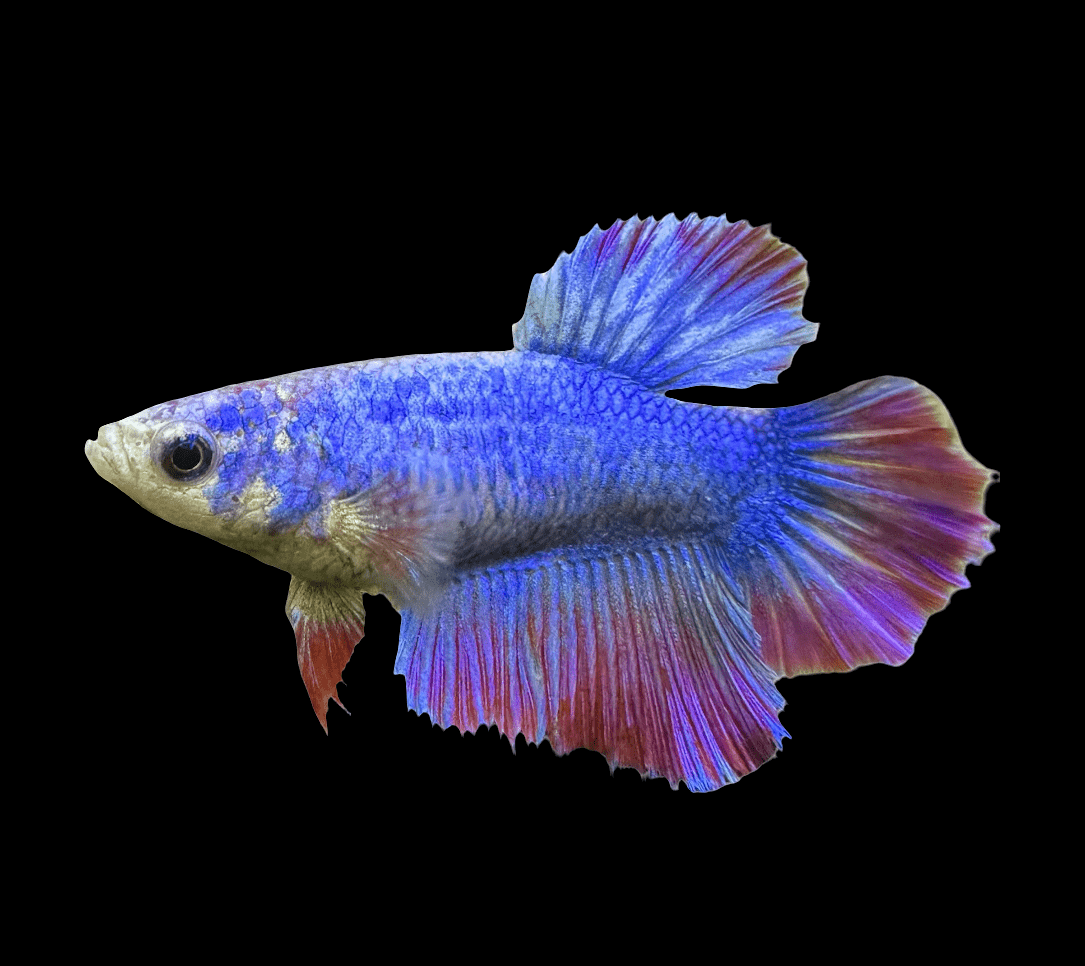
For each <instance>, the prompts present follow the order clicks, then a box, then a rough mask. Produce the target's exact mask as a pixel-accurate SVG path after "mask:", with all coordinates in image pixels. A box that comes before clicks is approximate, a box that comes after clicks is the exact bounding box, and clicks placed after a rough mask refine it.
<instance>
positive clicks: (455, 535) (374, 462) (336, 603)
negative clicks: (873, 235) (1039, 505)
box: [86, 216, 997, 791]
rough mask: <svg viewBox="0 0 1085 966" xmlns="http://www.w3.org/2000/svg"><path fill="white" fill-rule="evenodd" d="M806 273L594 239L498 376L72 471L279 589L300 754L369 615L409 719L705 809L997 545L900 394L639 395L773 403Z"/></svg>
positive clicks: (149, 423) (563, 265) (970, 480)
mask: <svg viewBox="0 0 1085 966" xmlns="http://www.w3.org/2000/svg"><path fill="white" fill-rule="evenodd" d="M805 264H806V263H805V261H804V260H803V258H802V257H801V256H800V255H799V253H798V252H796V251H795V250H794V249H793V248H790V247H788V246H787V245H785V244H783V243H782V242H780V241H779V240H778V239H776V238H775V237H773V236H772V235H771V234H770V233H769V231H768V229H767V228H765V227H760V228H755V227H752V226H750V225H749V224H748V223H746V222H739V223H737V224H731V223H729V222H728V221H727V220H726V219H724V218H705V219H699V218H697V217H696V216H690V217H689V218H686V219H685V220H683V221H681V222H680V221H678V220H677V219H676V218H674V217H673V216H668V217H666V218H664V219H663V220H662V221H655V220H654V219H652V218H649V219H647V220H645V221H641V220H640V219H637V218H633V219H631V220H629V221H625V222H617V223H615V224H614V225H613V226H612V227H610V228H609V229H607V230H606V231H601V230H600V229H599V228H598V227H596V228H594V229H593V230H592V231H591V232H589V233H588V234H587V235H586V236H584V237H583V238H581V239H580V242H579V244H578V245H577V246H576V248H575V250H574V251H573V253H572V254H571V255H569V254H562V255H561V256H560V257H559V258H558V260H557V262H556V263H555V265H554V267H553V268H552V269H551V270H550V271H549V272H547V273H545V274H543V275H537V276H535V278H534V280H533V281H532V284H531V288H530V291H529V293H528V300H527V307H526V309H525V311H524V315H523V318H522V319H521V320H520V321H519V322H518V323H517V324H516V325H515V326H513V345H514V348H513V349H511V350H509V351H505V352H478V353H463V354H434V355H414V356H406V357H401V358H394V359H377V360H371V361H368V362H359V363H351V364H346V365H337V366H328V367H325V368H318V369H308V370H305V371H303V372H297V373H293V374H291V375H286V376H282V377H279V378H277V379H268V380H261V381H256V382H250V383H244V384H241V385H234V386H228V387H226V388H224V389H218V390H215V391H213V392H205V393H200V394H197V395H194V396H189V397H186V398H184V399H177V400H174V401H172V402H168V403H164V404H162V405H159V406H154V407H152V408H150V409H147V410H144V411H143V412H141V413H138V414H137V415H135V416H131V417H129V418H128V419H123V420H121V421H120V422H117V423H112V424H110V425H108V426H105V427H103V428H102V429H101V430H100V431H99V434H98V439H97V440H96V441H88V442H87V444H86V454H87V457H88V458H89V459H90V461H91V463H92V465H93V466H94V468H95V470H96V471H97V472H98V473H99V474H100V475H101V476H103V477H104V478H105V479H107V480H108V481H109V482H111V483H113V484H114V485H116V486H117V487H119V488H120V489H121V490H122V491H124V492H125V493H127V494H128V495H129V496H131V497H132V498H133V499H134V500H136V501H137V502H138V503H140V505H142V506H143V507H145V508H146V509H148V510H150V511H151V512H152V513H155V514H157V515H158V516H160V517H162V518H164V519H166V520H168V521H170V522H171V523H175V524H177V525H178V526H182V527H185V528H187V529H190V530H194V531H196V532H197V533H202V534H204V535H206V536H208V537H211V538H212V539H214V540H217V541H219V542H220V543H224V544H226V545H227V546H230V547H234V548H236V549H238V550H242V551H244V552H245V553H248V554H250V555H252V556H253V557H255V558H257V559H258V560H261V561H263V562H264V563H267V564H270V565H272V566H274V567H278V568H279V569H281V570H285V571H287V572H288V573H290V574H291V581H290V590H289V593H288V596H287V603H286V612H287V616H288V617H289V619H290V623H291V624H292V625H293V628H294V634H295V637H296V642H297V653H298V664H299V667H300V669H301V675H302V679H303V681H304V682H305V687H306V688H307V689H308V693H309V697H310V699H311V701H312V704H313V708H314V710H315V711H316V715H317V717H318V719H319V720H320V723H321V724H322V725H323V726H324V728H325V730H327V709H328V702H329V701H330V700H335V701H336V702H339V698H338V695H337V693H336V689H337V685H338V684H339V682H340V681H341V675H342V672H343V669H344V668H345V666H346V664H347V662H348V661H349V660H350V657H351V654H352V652H353V650H354V648H355V646H356V645H357V644H358V643H359V642H360V641H361V639H362V637H363V634H364V629H365V611H364V608H363V595H364V594H384V595H385V596H386V597H387V598H388V599H389V600H390V601H391V603H392V604H393V606H394V607H396V609H397V610H399V611H400V612H401V614H402V618H403V619H402V630H401V637H400V642H399V652H398V656H397V658H396V663H395V670H396V672H397V673H399V674H402V675H404V676H405V678H406V682H407V700H408V704H409V705H410V707H411V708H413V709H414V710H415V711H417V712H418V713H419V714H422V713H425V714H428V715H429V716H430V717H431V718H432V720H433V721H434V722H435V723H436V724H438V725H441V726H442V727H450V726H455V727H457V728H459V729H461V731H465V732H466V731H473V730H475V729H476V728H478V727H479V726H480V725H484V724H489V725H496V726H497V727H498V728H500V729H501V731H502V732H504V733H505V734H506V735H508V736H509V737H510V739H515V736H516V735H517V734H518V733H523V734H524V736H525V737H526V738H527V740H529V741H533V742H541V741H542V740H543V739H544V738H546V739H548V740H549V741H550V743H551V745H552V746H553V748H554V750H555V751H556V752H557V753H558V754H563V753H566V752H569V751H571V750H573V749H575V748H580V747H585V748H591V749H594V750H596V751H599V752H601V753H602V754H603V755H604V756H605V757H606V759H607V761H608V762H609V763H610V766H611V768H614V767H617V766H627V767H632V768H636V769H637V770H638V771H640V772H641V773H642V774H644V775H649V776H655V775H662V776H664V777H666V778H667V779H668V780H669V781H670V783H671V784H672V786H674V787H677V785H678V783H679V781H684V782H685V783H686V784H687V786H688V787H689V788H691V789H693V790H694V791H707V790H712V789H715V788H718V787H720V786H721V785H724V784H726V783H728V782H733V781H736V780H737V779H739V778H741V777H742V776H743V775H746V774H748V773H750V772H751V771H753V770H755V769H756V768H758V767H759V766H760V765H761V764H763V763H764V762H765V761H767V760H768V759H770V758H772V757H773V756H774V755H775V754H776V752H777V750H778V749H779V748H780V746H781V741H782V739H783V737H784V736H785V731H784V729H783V728H782V726H781V725H780V722H779V714H780V711H781V710H782V708H783V703H784V702H783V699H782V698H781V696H780V694H779V692H778V691H777V690H776V687H775V686H774V684H775V682H776V681H777V680H778V679H779V678H781V677H791V676H794V675H799V674H809V673H814V672H825V671H846V670H849V669H851V668H855V667H858V666H860V665H864V664H871V663H884V664H894V665H896V664H901V663H903V662H904V661H906V660H907V659H908V657H909V656H910V655H911V653H912V650H913V648H914V645H915V641H916V638H917V637H918V636H919V634H920V632H921V631H922V629H923V626H924V624H925V622H926V620H927V618H928V617H929V616H930V615H931V614H933V613H935V612H936V611H938V610H940V609H942V608H943V607H945V606H946V603H947V600H948V598H949V596H950V595H951V594H952V593H953V592H954V591H955V590H957V589H958V588H961V587H965V586H967V585H968V582H967V580H966V579H965V578H964V570H965V567H966V565H967V564H969V563H979V562H980V561H982V560H983V558H984V557H985V556H986V555H987V554H988V553H990V552H991V551H992V550H993V547H992V544H991V542H990V538H991V536H992V534H993V533H994V531H995V530H996V529H997V528H996V526H995V525H994V524H993V523H992V521H991V520H989V519H988V518H987V517H986V516H985V515H984V494H985V491H986V488H987V486H988V485H989V484H990V482H991V481H992V479H993V478H994V477H993V474H992V473H991V472H990V471H989V470H987V469H985V468H984V467H983V466H981V465H980V464H979V463H978V462H976V461H975V460H974V459H972V457H970V456H969V454H968V453H967V452H965V450H964V449H963V448H962V446H961V443H960V440H959V438H958V435H957V432H956V430H955V429H954V426H953V423H952V421H951V420H950V417H949V414H948V413H947V412H946V410H945V407H944V406H943V405H942V403H941V402H940V401H939V400H938V398H937V397H936V396H935V395H934V394H933V393H931V392H930V391H929V390H927V389H924V388H923V387H922V386H920V385H918V384H916V383H915V382H912V381H910V380H908V379H901V378H895V377H883V378H879V379H872V380H870V381H867V382H862V383H859V384H857V385H854V386H852V387H850V388H848V389H845V390H843V391H841V392H838V393H835V394H834V395H830V396H827V397H825V398H823V399H819V400H816V401H814V402H810V403H805V404H803V405H799V406H792V407H789V408H783V409H748V408H734V407H713V406H705V405H697V404H694V403H688V402H682V401H679V400H676V399H673V398H670V397H668V396H667V395H665V393H666V391H667V390H670V389H681V388H685V387H690V386H698V385H709V386H728V387H739V388H741V387H748V386H751V385H754V384H755V383H759V382H775V381H776V379H777V375H778V373H780V372H781V371H782V370H784V369H786V368H787V367H788V366H789V365H790V363H791V359H792V357H793V356H794V354H795V352H796V350H797V349H798V347H799V346H800V345H802V344H804V343H806V342H810V341H812V340H813V339H814V338H815V335H816V330H817V326H816V325H814V324H813V323H811V322H808V321H807V320H806V319H805V318H803V315H802V302H803V297H804V292H805V289H806V281H807V279H806V269H805Z"/></svg>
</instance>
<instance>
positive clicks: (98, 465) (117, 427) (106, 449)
mask: <svg viewBox="0 0 1085 966" xmlns="http://www.w3.org/2000/svg"><path fill="white" fill-rule="evenodd" d="M126 422H127V420H121V421H120V422H119V423H110V424H109V425H107V426H103V427H101V429H99V430H98V438H97V439H88V440H87V443H86V446H84V447H83V452H84V453H86V455H87V459H88V460H90V463H91V466H93V467H94V469H95V471H96V472H97V473H98V475H99V476H101V477H103V478H104V479H107V480H109V481H110V482H111V483H115V482H117V480H118V479H120V478H122V477H125V476H128V475H129V474H130V473H131V472H132V464H131V460H130V459H129V455H128V452H129V450H128V446H127V445H126V440H127V437H128V436H130V435H131V431H130V430H131V428H130V427H127V426H125V423H126Z"/></svg>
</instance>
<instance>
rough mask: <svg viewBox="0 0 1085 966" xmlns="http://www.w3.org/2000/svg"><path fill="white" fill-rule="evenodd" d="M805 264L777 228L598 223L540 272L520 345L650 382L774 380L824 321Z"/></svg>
mask: <svg viewBox="0 0 1085 966" xmlns="http://www.w3.org/2000/svg"><path fill="white" fill-rule="evenodd" d="M805 291H806V261H805V260H804V259H803V257H802V256H801V255H800V254H799V253H798V252H797V251H795V249H794V248H791V247H789V246H788V245H785V244H783V243H782V242H781V241H780V240H779V239H777V238H775V237H774V236H773V235H772V234H770V232H769V229H768V227H767V226H762V227H758V228H755V227H753V226H751V225H750V224H749V223H748V222H745V221H740V222H738V223H737V224H731V223H730V222H728V221H727V219H726V218H722V217H719V218H704V219H701V218H698V217H697V216H696V215H690V216H689V217H688V218H686V219H684V220H683V221H681V222H680V221H678V219H676V218H675V217H674V215H667V216H666V217H665V218H664V219H663V220H662V221H656V220H655V219H654V218H648V219H647V220H646V221H641V220H640V219H639V218H631V219H629V221H624V222H623V221H616V222H615V223H614V224H613V225H611V227H610V228H608V229H607V230H606V231H601V230H600V228H599V226H598V225H596V226H595V227H594V228H593V229H592V230H591V231H590V232H588V234H587V235H585V236H584V237H583V238H581V239H580V241H579V242H578V243H577V246H576V248H575V249H574V251H573V253H572V254H571V255H568V254H565V253H562V254H561V255H560V256H558V260H557V261H556V262H555V263H554V267H553V268H551V269H550V271H548V272H546V273H544V274H542V275H536V276H535V277H534V279H532V282H531V288H530V290H529V292H528V297H527V306H526V307H525V309H524V315H523V318H521V319H520V321H519V322H517V323H516V325H514V326H513V343H514V344H515V346H516V348H517V349H522V350H531V351H534V352H546V353H550V354H552V355H563V356H568V357H570V358H573V359H576V360H578V361H580V362H590V363H594V364H596V365H599V366H603V367H605V368H608V369H613V370H616V371H618V372H621V373H624V374H625V375H627V376H630V377H631V378H633V379H635V380H636V381H637V382H639V383H640V384H641V385H642V386H646V387H648V388H650V389H661V390H666V389H682V388H684V387H686V386H732V387H735V388H745V387H746V386H752V385H754V384H755V383H759V382H776V379H777V376H778V374H779V373H780V372H782V371H783V370H784V369H786V368H787V367H788V366H789V365H791V359H792V356H794V354H795V351H796V349H798V347H799V346H800V345H802V344H803V343H805V342H812V341H813V340H814V338H815V337H816V334H817V326H816V325H815V324H814V323H812V322H808V321H807V320H806V319H804V318H803V316H802V301H803V295H804V294H805Z"/></svg>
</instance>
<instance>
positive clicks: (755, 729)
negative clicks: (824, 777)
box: [395, 544, 786, 791]
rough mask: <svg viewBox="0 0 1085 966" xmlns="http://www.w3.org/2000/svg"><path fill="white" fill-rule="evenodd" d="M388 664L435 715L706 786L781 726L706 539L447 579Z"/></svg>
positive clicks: (778, 703) (422, 708)
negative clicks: (433, 603)
mask: <svg viewBox="0 0 1085 966" xmlns="http://www.w3.org/2000/svg"><path fill="white" fill-rule="evenodd" d="M395 669H396V673H398V674H403V675H404V676H405V677H406V679H407V701H408V704H409V705H410V707H412V708H413V709H414V710H415V711H417V712H419V713H420V714H421V713H427V714H429V716H430V717H431V719H432V720H433V721H434V723H435V724H438V725H440V726H442V727H449V726H455V727H457V728H459V729H460V730H461V731H473V730H475V729H476V728H478V726H479V725H482V724H487V725H489V724H496V725H497V727H499V728H500V729H501V730H502V731H503V732H504V733H505V734H506V735H508V736H509V737H510V738H515V736H516V734H517V733H523V734H524V736H525V737H526V738H527V739H528V740H529V741H532V742H541V741H542V740H543V738H548V739H549V740H550V743H551V744H552V746H553V747H554V750H555V751H556V752H557V753H558V754H564V753H566V752H569V751H572V750H573V749H575V748H581V747H583V748H591V749H593V750H595V751H599V752H601V753H602V754H603V755H604V756H605V757H606V759H607V761H608V762H609V764H610V766H611V768H614V767H617V766H628V767H632V768H636V769H637V770H638V771H640V772H641V773H642V774H645V775H649V776H655V775H662V776H663V777H665V778H667V779H668V780H669V781H670V783H671V784H672V786H675V787H677V784H678V782H679V781H685V782H686V784H687V786H688V787H689V788H691V789H692V790H694V791H709V790H712V789H715V788H718V787H720V786H721V785H723V784H726V783H728V782H732V781H736V780H737V779H738V778H740V777H742V776H743V775H745V774H748V773H749V772H751V771H753V770H754V769H756V768H757V767H758V766H759V765H761V764H762V763H763V762H765V761H766V760H768V759H769V758H772V757H773V756H774V755H775V754H776V751H777V749H778V748H779V747H780V743H781V740H782V738H783V737H784V736H785V734H786V733H785V731H784V729H783V727H782V726H781V725H780V723H779V720H778V713H779V711H780V710H781V709H782V707H783V703H784V702H783V699H782V697H781V696H780V694H779V692H777V691H776V689H775V687H774V686H773V680H774V678H775V676H776V675H775V674H774V673H773V671H772V670H771V669H769V668H768V667H767V666H766V665H765V664H764V663H763V662H762V661H761V659H760V656H759V653H758V643H757V635H756V632H755V631H754V629H753V624H752V621H751V618H750V615H749V612H748V611H747V610H746V608H745V606H744V605H743V603H742V601H741V592H740V590H739V588H738V585H737V584H736V583H734V581H733V580H731V578H730V577H728V576H727V575H726V572H725V568H724V567H723V566H722V564H721V562H720V560H719V558H718V556H717V553H716V551H715V549H714V548H713V547H711V546H708V545H703V544H687V545H682V546H677V547H642V548H638V549H628V550H624V551H620V552H619V551H615V552H611V553H597V554H595V555H589V554H587V553H585V552H584V551H580V552H578V553H577V554H570V553H566V554H564V555H561V556H555V555H545V558H544V557H542V556H540V557H539V558H538V559H526V560H520V561H516V562H514V563H511V564H509V565H507V566H506V567H503V568H499V569H498V568H489V569H485V570H480V571H477V572H473V573H469V574H462V575H459V576H457V577H456V578H455V579H453V581H452V582H451V583H450V584H449V585H448V586H447V587H446V588H445V591H444V598H443V599H442V600H441V601H439V602H438V605H437V607H436V608H435V609H434V610H433V611H430V612H428V614H427V615H419V614H418V613H415V612H413V611H411V610H410V609H407V610H405V611H404V612H403V626H402V631H401V636H400V645H399V653H398V655H397V657H396V668H395Z"/></svg>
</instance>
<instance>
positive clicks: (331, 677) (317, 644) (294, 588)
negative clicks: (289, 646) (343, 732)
mask: <svg viewBox="0 0 1085 966" xmlns="http://www.w3.org/2000/svg"><path fill="white" fill-rule="evenodd" d="M286 616H287V617H289V618H290V623H291V625H292V626H293V628H294V637H295V638H296V640H297V644H298V668H299V669H300V670H301V677H302V680H303V681H304V682H305V688H306V690H307V691H308V692H309V700H310V701H312V703H313V710H314V711H315V712H316V716H317V718H319V719H320V724H321V725H322V726H323V728H324V731H325V732H327V730H328V701H329V700H332V701H335V703H336V704H338V705H339V707H341V708H342V709H343V710H344V711H346V710H347V709H346V707H345V706H344V704H343V702H342V701H340V700H339V696H338V694H337V693H336V686H337V685H338V684H339V682H340V681H342V679H343V669H344V668H345V667H346V666H347V662H348V661H349V660H350V656H351V654H353V653H354V648H355V646H356V645H357V644H358V643H359V642H360V641H361V639H362V637H363V636H364V635H365V607H364V606H363V603H362V591H360V590H355V589H352V588H349V587H336V586H333V585H331V584H319V583H314V582H312V581H308V580H301V579H299V578H298V577H293V576H292V577H291V578H290V592H289V593H288V594H287V596H286ZM348 714H349V712H348Z"/></svg>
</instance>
